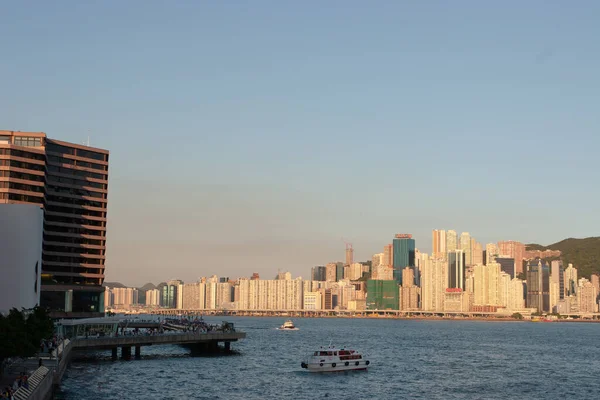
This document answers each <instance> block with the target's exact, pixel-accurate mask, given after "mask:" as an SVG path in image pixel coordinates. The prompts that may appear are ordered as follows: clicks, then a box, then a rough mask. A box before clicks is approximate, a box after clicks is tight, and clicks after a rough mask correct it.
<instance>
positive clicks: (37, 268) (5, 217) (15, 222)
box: [0, 178, 44, 314]
mask: <svg viewBox="0 0 600 400" xmlns="http://www.w3.org/2000/svg"><path fill="white" fill-rule="evenodd" d="M0 179H1V178H0ZM43 220H44V219H43V212H42V209H41V207H40V206H38V205H36V204H0V274H1V276H2V279H0V314H6V313H8V311H9V310H10V309H12V308H16V309H18V310H21V308H33V307H35V306H36V305H39V304H40V292H41V272H42V268H41V266H42V231H43ZM5 227H10V229H5Z"/></svg>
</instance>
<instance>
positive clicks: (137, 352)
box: [135, 346, 142, 360]
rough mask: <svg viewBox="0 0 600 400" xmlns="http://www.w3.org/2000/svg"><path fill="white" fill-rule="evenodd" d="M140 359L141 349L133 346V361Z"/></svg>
mask: <svg viewBox="0 0 600 400" xmlns="http://www.w3.org/2000/svg"><path fill="white" fill-rule="evenodd" d="M140 358H142V347H141V346H135V359H136V360H139V359H140Z"/></svg>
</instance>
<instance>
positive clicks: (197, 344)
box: [3, 318, 246, 400]
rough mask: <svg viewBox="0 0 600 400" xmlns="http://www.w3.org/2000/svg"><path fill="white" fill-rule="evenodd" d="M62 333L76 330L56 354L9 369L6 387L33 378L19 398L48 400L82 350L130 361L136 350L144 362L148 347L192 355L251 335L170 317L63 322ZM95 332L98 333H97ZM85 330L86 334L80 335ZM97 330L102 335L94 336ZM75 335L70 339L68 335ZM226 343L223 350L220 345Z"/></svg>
mask: <svg viewBox="0 0 600 400" xmlns="http://www.w3.org/2000/svg"><path fill="white" fill-rule="evenodd" d="M59 325H60V329H61V330H62V331H63V332H61V333H64V332H65V331H67V332H71V333H72V334H73V335H71V336H70V339H65V340H64V341H62V342H60V343H59V344H58V346H57V347H56V348H55V349H53V350H52V351H51V352H50V353H47V354H46V353H39V354H38V355H36V356H35V357H30V358H27V359H22V360H19V361H18V362H15V363H14V364H13V365H11V366H10V367H9V368H8V369H7V371H5V372H6V373H5V382H3V383H4V384H5V385H10V384H11V383H12V381H14V379H15V378H16V377H19V376H23V375H25V376H27V377H28V379H29V384H28V386H27V387H20V388H19V389H18V390H17V391H16V393H15V394H14V399H19V400H25V399H33V400H48V399H50V398H52V393H53V392H54V389H55V387H56V386H57V385H59V384H60V382H61V380H62V377H63V375H64V373H65V371H66V370H67V367H68V365H69V363H70V361H71V358H72V357H73V355H74V354H75V353H77V352H88V351H101V350H111V351H112V359H113V360H116V359H117V358H118V349H119V348H120V349H121V358H122V359H124V360H130V359H131V358H132V349H135V353H134V354H135V358H136V359H139V358H141V348H142V347H143V346H158V345H182V346H185V347H187V348H189V349H190V350H191V352H192V354H203V353H218V352H220V351H225V352H227V351H230V350H231V343H232V342H236V341H238V340H240V339H243V338H245V337H246V333H245V332H239V331H236V330H235V328H234V326H233V324H230V323H227V322H223V324H221V325H209V324H206V323H205V322H204V321H201V320H200V321H187V320H177V319H167V320H164V321H155V320H125V319H118V318H92V319H86V320H68V321H64V320H63V321H61V322H60V324H59ZM91 328H93V329H91ZM81 332H85V334H83V335H81V334H79V335H78V334H77V333H81ZM91 332H97V333H96V334H90V333H91ZM67 337H69V336H67ZM220 344H222V347H221V346H220Z"/></svg>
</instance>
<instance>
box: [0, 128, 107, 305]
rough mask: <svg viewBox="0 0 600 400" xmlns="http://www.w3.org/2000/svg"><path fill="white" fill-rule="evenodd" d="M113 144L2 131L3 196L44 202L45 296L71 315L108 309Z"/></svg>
mask: <svg viewBox="0 0 600 400" xmlns="http://www.w3.org/2000/svg"><path fill="white" fill-rule="evenodd" d="M108 157H109V153H108V151H107V150H103V149H97V148H92V147H89V146H83V145H77V144H73V143H68V142H63V141H59V140H54V139H51V138H48V137H47V136H46V134H44V133H42V132H14V131H0V179H2V181H3V183H2V184H0V202H4V203H28V204H38V205H40V206H42V207H43V209H44V230H43V231H44V234H43V244H42V266H41V269H42V286H41V296H40V302H41V304H42V305H43V306H45V307H48V308H50V309H51V310H53V311H55V312H67V313H69V315H71V316H77V315H81V316H83V315H85V316H93V315H94V314H99V313H103V311H104V295H103V292H104V288H103V287H102V283H103V282H104V267H105V252H106V211H107V194H108Z"/></svg>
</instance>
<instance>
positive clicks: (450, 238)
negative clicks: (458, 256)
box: [446, 230, 458, 253]
mask: <svg viewBox="0 0 600 400" xmlns="http://www.w3.org/2000/svg"><path fill="white" fill-rule="evenodd" d="M457 246H458V236H457V234H456V231H453V230H449V231H448V232H446V251H447V252H448V253H449V252H451V251H454V250H456V249H457V248H458V247H457Z"/></svg>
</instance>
